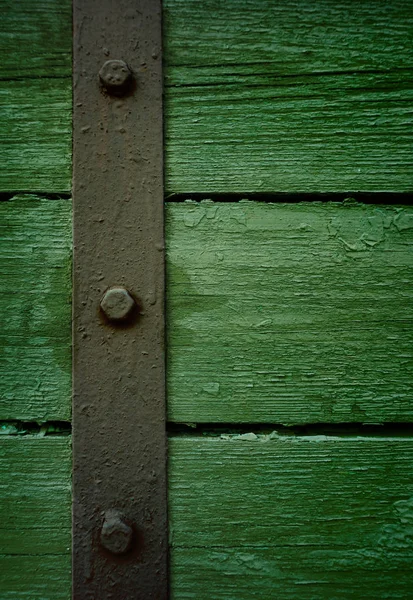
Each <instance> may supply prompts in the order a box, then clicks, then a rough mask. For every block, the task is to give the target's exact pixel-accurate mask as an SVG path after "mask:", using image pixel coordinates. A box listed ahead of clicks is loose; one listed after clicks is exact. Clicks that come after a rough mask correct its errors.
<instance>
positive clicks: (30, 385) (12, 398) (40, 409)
mask: <svg viewBox="0 0 413 600" xmlns="http://www.w3.org/2000/svg"><path fill="white" fill-rule="evenodd" d="M0 238H1V244H0V265H1V267H0V270H1V279H0V315H1V321H2V330H1V332H0V346H1V359H0V374H1V381H2V385H1V390H2V401H1V405H0V406H1V408H0V419H21V420H26V421H29V420H34V421H47V420H65V419H68V418H69V417H70V397H71V202H70V201H69V200H45V199H42V198H39V197H37V196H30V195H21V196H16V197H14V198H13V199H12V200H10V201H7V202H2V203H0Z"/></svg>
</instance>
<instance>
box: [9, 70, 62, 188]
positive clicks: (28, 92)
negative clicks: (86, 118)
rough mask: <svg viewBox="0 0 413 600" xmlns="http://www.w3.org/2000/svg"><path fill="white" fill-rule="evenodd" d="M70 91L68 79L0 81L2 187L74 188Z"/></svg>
mask: <svg viewBox="0 0 413 600" xmlns="http://www.w3.org/2000/svg"><path fill="white" fill-rule="evenodd" d="M71 97H72V84H71V80H70V79H42V78H41V79H26V80H22V81H21V80H17V81H7V82H2V84H1V85H0V106H1V120H0V123H1V128H0V144H1V145H2V147H3V168H2V170H1V174H0V191H3V192H6V191H11V192H14V191H20V190H22V191H26V190H28V191H40V192H65V191H69V190H70V188H71V161H72V158H71V151H72V149H71V139H72V135H71V130H72V123H71V119H72V99H71Z"/></svg>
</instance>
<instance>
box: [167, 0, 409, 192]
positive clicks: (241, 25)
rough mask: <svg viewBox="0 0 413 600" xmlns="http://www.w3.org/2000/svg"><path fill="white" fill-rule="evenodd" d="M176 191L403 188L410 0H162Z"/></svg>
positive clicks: (171, 181)
mask: <svg viewBox="0 0 413 600" xmlns="http://www.w3.org/2000/svg"><path fill="white" fill-rule="evenodd" d="M164 11H165V12H164V16H165V57H166V85H167V89H166V115H167V119H166V185H167V188H168V191H169V192H171V193H188V192H204V193H213V192H219V193H222V192H241V193H243V192H244V193H245V192H248V191H252V192H257V191H261V192H276V191H278V192H279V191H286V192H297V191H306V192H314V191H341V190H343V191H349V190H351V191H357V190H359V191H361V190H365V191H367V190H368V191H385V190H388V191H390V190H393V191H406V190H410V191H411V190H412V187H413V186H412V177H411V165H412V160H411V151H412V145H411V134H410V132H411V129H412V122H413V121H412V110H411V103H412V98H413V50H412V48H413V12H412V10H411V2H410V1H409V0H395V1H394V2H386V3H382V2H376V1H375V0H368V1H366V2H359V3H354V2H353V1H352V0H337V1H334V2H332V1H329V0H326V1H323V2H312V3H311V2H308V0H295V1H293V2H279V1H277V0H265V1H262V2H256V1H255V0H243V1H242V2H240V1H239V0H228V1H226V2H216V0H207V1H205V2H202V3H201V2H199V1H198V0H165V3H164Z"/></svg>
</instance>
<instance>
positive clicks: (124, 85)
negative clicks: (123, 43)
mask: <svg viewBox="0 0 413 600" xmlns="http://www.w3.org/2000/svg"><path fill="white" fill-rule="evenodd" d="M99 79H100V82H101V84H102V85H103V87H104V88H105V89H106V90H107V91H108V92H109V93H110V94H115V95H122V94H124V93H125V92H127V90H128V89H129V87H130V85H131V83H132V72H131V70H130V69H129V67H128V65H127V64H126V63H125V62H123V60H107V61H106V62H105V63H104V64H103V65H102V68H101V69H100V71H99Z"/></svg>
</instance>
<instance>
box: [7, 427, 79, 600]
mask: <svg viewBox="0 0 413 600" xmlns="http://www.w3.org/2000/svg"><path fill="white" fill-rule="evenodd" d="M70 506H71V448H70V438H69V437H54V436H50V437H47V436H46V437H43V438H39V437H34V436H24V437H17V436H2V437H0V515H1V525H0V529H1V536H0V596H1V598H2V600H9V599H10V600H11V599H12V598H13V599H19V600H23V599H27V600H37V599H39V600H69V598H70V545H71V540H70V537H71V518H70Z"/></svg>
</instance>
